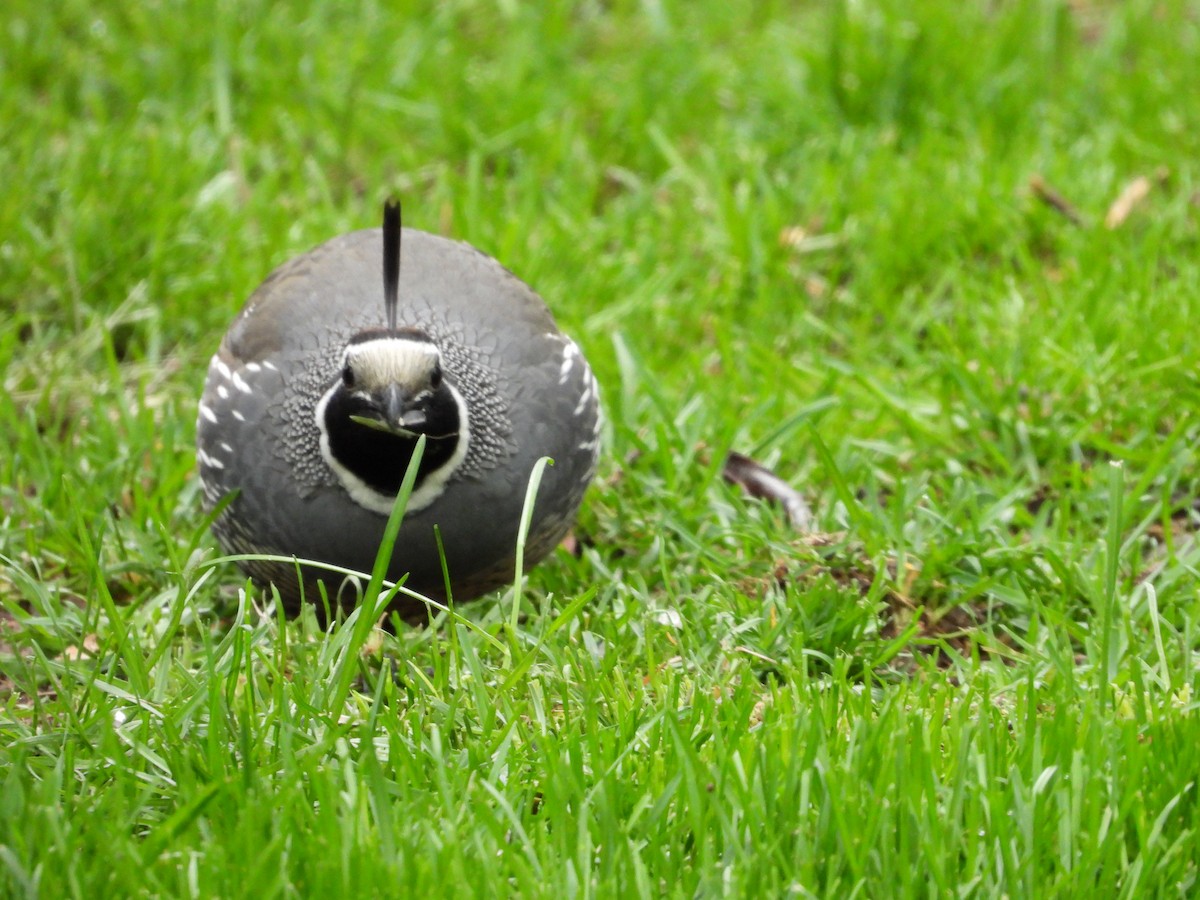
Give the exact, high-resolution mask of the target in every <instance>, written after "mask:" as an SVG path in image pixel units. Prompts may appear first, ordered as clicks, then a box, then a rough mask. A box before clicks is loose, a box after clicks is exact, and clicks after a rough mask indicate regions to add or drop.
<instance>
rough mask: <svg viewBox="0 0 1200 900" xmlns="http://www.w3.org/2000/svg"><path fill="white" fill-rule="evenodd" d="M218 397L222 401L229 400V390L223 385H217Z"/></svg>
mask: <svg viewBox="0 0 1200 900" xmlns="http://www.w3.org/2000/svg"><path fill="white" fill-rule="evenodd" d="M217 396H218V397H220V398H221V399H222V400H228V399H229V388H227V387H225V385H223V384H218V385H217Z"/></svg>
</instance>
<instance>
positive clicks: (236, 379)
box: [233, 372, 254, 394]
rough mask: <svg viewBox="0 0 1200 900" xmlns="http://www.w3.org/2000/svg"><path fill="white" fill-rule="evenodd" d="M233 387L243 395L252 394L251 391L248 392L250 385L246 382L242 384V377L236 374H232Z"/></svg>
mask: <svg viewBox="0 0 1200 900" xmlns="http://www.w3.org/2000/svg"><path fill="white" fill-rule="evenodd" d="M233 386H234V387H235V388H237V389H238V390H239V391H241V392H242V393H243V394H252V393H254V392H253V391H252V390H250V385H248V384H246V382H244V381H243V380H242V376H241V375H239V374H238V373H237V372H234V373H233Z"/></svg>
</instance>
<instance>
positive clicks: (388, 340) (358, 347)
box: [342, 337, 442, 390]
mask: <svg viewBox="0 0 1200 900" xmlns="http://www.w3.org/2000/svg"><path fill="white" fill-rule="evenodd" d="M441 358H442V355H441V354H440V353H439V352H438V349H437V347H435V346H434V345H433V344H430V343H428V342H426V341H415V340H412V339H411V338H403V337H380V338H375V339H373V340H370V341H364V342H363V343H361V344H351V345H350V346H349V347H347V348H346V353H345V355H344V357H343V360H342V364H343V365H349V366H350V367H351V368H352V369H353V371H354V374H355V375H356V376H357V377H358V379H359V381H360V382H361V383H362V386H363V387H365V388H367V389H368V390H373V389H376V388H381V387H384V386H386V385H389V384H399V385H404V386H405V387H410V388H412V389H414V390H417V389H421V388H424V387H425V386H426V384H427V382H428V381H429V373H430V372H432V371H433V369H434V368H435V367H436V366H437V365H438V364H439V363H440V362H441Z"/></svg>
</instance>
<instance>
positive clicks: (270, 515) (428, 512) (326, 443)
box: [197, 222, 599, 614]
mask: <svg viewBox="0 0 1200 900" xmlns="http://www.w3.org/2000/svg"><path fill="white" fill-rule="evenodd" d="M385 231H386V228H385ZM395 234H396V237H397V238H399V236H400V234H401V232H400V229H399V225H398V222H397V224H396V225H395ZM382 237H383V235H382V234H381V231H380V229H372V230H366V231H359V232H354V233H352V234H347V235H343V236H341V237H338V238H335V239H333V240H331V241H329V242H327V243H325V244H322V245H321V246H320V247H317V248H316V249H314V250H312V251H310V252H309V253H306V254H304V255H302V256H300V257H298V258H296V259H293V260H292V261H290V262H288V263H286V264H284V265H283V266H281V267H280V268H278V269H277V270H275V271H274V272H273V273H272V274H271V275H270V276H269V277H268V278H267V280H266V281H265V282H264V283H263V284H262V286H261V287H259V289H258V290H257V291H255V293H254V294H253V295H252V296H251V297H250V299H249V300H248V301H247V303H246V306H245V308H244V309H243V310H242V312H241V314H240V315H239V316H238V317H237V319H236V320H235V321H234V323H233V325H232V326H231V327H230V329H229V331H228V333H227V334H226V336H225V339H224V340H223V342H222V343H221V346H220V349H219V350H218V351H217V354H216V355H215V356H214V357H213V359H212V363H211V365H210V367H209V372H208V379H207V382H206V384H205V388H204V393H203V396H202V398H201V401H200V408H199V416H198V430H197V446H198V461H199V469H200V477H201V482H202V485H203V491H204V498H205V503H206V506H207V507H208V508H210V509H211V508H212V507H213V506H215V505H216V504H217V503H218V502H219V501H220V500H221V498H222V497H224V496H225V495H226V494H228V493H230V492H233V491H236V492H237V494H236V496H235V497H234V499H233V500H232V502H231V503H230V504H229V506H228V507H226V509H225V510H224V511H223V512H222V513H221V515H220V516H219V517H218V518H217V520H216V522H215V524H214V531H215V532H216V535H217V537H218V540H219V541H220V543H221V544H222V545H223V546H224V548H225V549H226V551H227V552H229V553H233V554H243V553H249V554H270V555H281V556H289V557H291V556H294V557H296V558H297V559H298V560H300V561H301V562H302V563H303V561H306V560H311V561H317V562H324V563H330V564H333V565H336V566H341V567H344V568H347V569H352V570H354V571H357V572H362V573H369V572H370V571H371V569H372V567H373V565H374V560H375V557H376V554H377V552H378V549H379V543H380V540H381V538H382V536H383V529H384V525H385V523H386V521H387V515H388V513H389V512H390V510H391V507H392V502H393V501H394V500H395V495H396V490H397V488H398V486H399V484H400V480H401V479H402V478H403V476H404V473H405V470H406V468H407V466H408V461H409V459H410V458H411V454H412V448H413V447H414V446H415V444H416V440H417V437H418V436H419V435H421V434H424V435H425V437H426V449H425V454H424V456H423V458H422V462H421V467H420V469H419V473H418V482H417V484H416V486H415V488H414V491H413V494H412V496H411V498H410V501H409V505H408V511H407V513H406V515H405V518H404V523H403V525H402V526H401V530H400V534H399V537H398V539H397V542H396V545H395V548H394V551H393V554H392V560H391V565H390V567H389V571H388V577H389V578H390V579H392V580H396V579H399V578H400V577H402V576H404V575H405V574H408V576H409V577H408V580H407V581H406V583H405V584H406V586H407V587H409V588H411V589H413V590H415V591H417V592H419V593H422V594H424V595H426V596H429V597H432V598H435V599H439V600H441V599H445V576H444V574H443V567H442V559H441V555H440V553H439V547H438V541H437V534H436V533H435V527H436V529H437V531H438V532H440V536H441V544H442V548H443V549H444V554H445V562H446V571H447V572H448V574H449V579H450V585H451V588H452V593H453V596H454V599H455V600H456V601H465V600H470V599H473V598H475V597H478V596H479V595H481V594H484V593H486V592H488V591H491V590H494V589H496V588H498V587H501V586H503V585H504V584H507V583H509V582H510V581H511V580H512V576H513V569H514V562H515V558H516V557H515V554H516V540H517V531H518V527H519V524H520V518H521V512H522V509H523V505H524V499H525V492H526V487H527V485H528V481H529V477H530V474H531V472H532V471H533V468H534V466H535V464H536V462H537V460H538V459H539V458H541V457H543V456H548V457H550V458H551V459H553V460H554V465H553V466H551V467H548V468H547V469H546V470H545V472H544V475H543V478H542V482H541V485H540V488H539V491H538V495H537V499H536V502H535V504H534V509H533V518H532V521H531V525H530V530H529V535H528V540H527V544H526V550H525V560H526V565H532V564H533V563H535V562H537V561H538V560H540V559H541V558H542V557H543V556H545V555H546V554H547V553H548V552H549V551H550V550H552V549H553V548H554V546H555V545H557V543H558V542H559V541H560V540H561V539H562V538H563V536H564V535H565V534H566V532H567V531H568V530H569V528H570V526H571V523H572V522H573V520H574V517H575V513H576V511H577V509H578V507H579V504H580V502H581V500H582V498H583V494H584V491H585V489H586V488H587V485H588V483H589V482H590V480H591V477H592V473H593V471H594V468H595V464H596V459H597V452H598V445H599V408H598V402H597V400H598V397H597V388H596V383H595V379H594V378H593V376H592V373H591V370H590V369H589V367H588V365H587V362H586V361H585V360H584V358H583V355H582V353H580V351H579V348H578V346H577V345H576V344H575V343H574V342H573V341H571V340H570V339H569V338H568V337H566V336H565V335H563V334H562V333H561V332H560V331H559V330H558V328H557V326H556V325H555V322H554V319H553V317H552V316H551V314H550V312H549V310H548V309H547V308H546V305H545V303H544V302H543V301H542V300H541V298H540V297H538V296H537V294H535V293H534V292H533V291H532V290H531V289H530V288H529V287H528V286H526V285H525V284H524V283H523V282H522V281H520V280H519V279H518V278H516V277H515V276H514V275H512V274H511V273H510V272H508V271H507V270H506V269H504V268H503V267H502V266H501V265H500V264H499V263H497V262H496V261H495V260H493V259H491V258H490V257H488V256H485V255H484V254H482V253H480V252H479V251H477V250H475V249H474V248H472V247H470V246H469V245H466V244H462V243H458V242H454V241H450V240H447V239H445V238H441V237H437V236H435V235H431V234H427V233H424V232H420V231H415V230H411V229H404V230H403V232H402V240H401V247H402V251H403V265H402V266H400V268H399V282H398V286H397V290H395V291H393V293H394V294H395V295H396V297H397V300H395V301H394V302H395V304H396V305H395V322H394V325H393V324H391V323H389V321H388V320H389V318H390V310H389V309H387V308H386V307H385V304H383V303H380V287H379V285H380V282H379V272H380V270H381V268H383V267H384V266H383V263H384V253H385V250H384V240H383V239H382ZM385 280H386V278H385ZM242 566H243V568H244V569H245V570H246V571H247V572H248V573H249V574H250V575H252V576H253V577H254V578H255V579H256V580H258V581H260V582H271V583H273V584H275V586H276V587H277V588H278V590H279V592H280V595H281V597H282V599H283V600H284V602H285V604H286V605H287V606H288V607H289V608H290V609H291V610H292V611H294V610H295V608H296V606H297V603H298V600H299V596H300V582H299V581H298V579H297V577H296V569H295V566H294V565H293V564H285V563H269V562H262V561H256V562H247V563H243V564H242ZM318 578H323V579H324V580H325V583H326V587H327V588H329V590H330V596H331V597H334V596H335V595H336V594H337V593H338V587H339V585H340V583H341V579H340V577H337V576H333V577H331V576H329V575H328V574H323V573H322V572H321V571H320V570H318V569H316V568H315V567H309V568H306V569H304V584H305V593H306V595H307V596H308V598H309V599H310V600H315V599H317V596H318V595H317V594H316V593H315V590H316V585H315V582H316V580H317V579H318ZM348 596H349V597H350V598H353V597H354V596H355V594H354V592H350V593H349V595H348ZM423 608H424V607H423V606H422V605H420V604H416V605H410V607H409V608H408V609H402V612H406V613H410V614H412V613H417V614H419V613H420V612H422V611H423Z"/></svg>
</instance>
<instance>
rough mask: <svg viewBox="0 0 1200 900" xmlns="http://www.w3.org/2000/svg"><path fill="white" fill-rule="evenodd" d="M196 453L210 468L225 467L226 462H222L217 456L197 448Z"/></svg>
mask: <svg viewBox="0 0 1200 900" xmlns="http://www.w3.org/2000/svg"><path fill="white" fill-rule="evenodd" d="M196 455H197V456H199V457H200V462H202V463H204V465H206V466H208V467H209V468H212V469H223V468H225V463H223V462H221V461H220V460H219V459H217V458H216V457H213V456H209V455H208V454H207V453H205V452H204V451H203V450H197V451H196Z"/></svg>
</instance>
